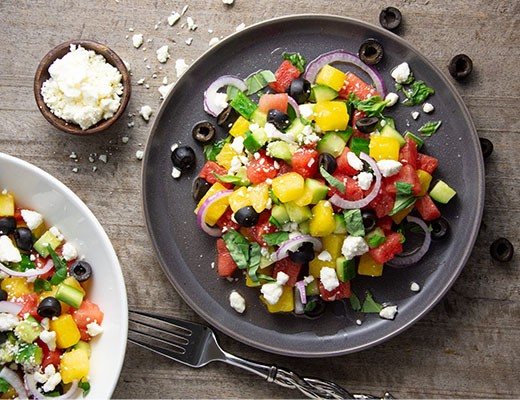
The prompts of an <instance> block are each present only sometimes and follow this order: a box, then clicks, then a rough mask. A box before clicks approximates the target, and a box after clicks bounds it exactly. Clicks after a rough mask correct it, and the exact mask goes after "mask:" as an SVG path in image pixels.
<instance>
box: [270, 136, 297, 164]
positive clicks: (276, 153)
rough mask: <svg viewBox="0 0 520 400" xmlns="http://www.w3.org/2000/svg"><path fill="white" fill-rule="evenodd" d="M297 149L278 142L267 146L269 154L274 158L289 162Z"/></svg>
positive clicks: (280, 141)
mask: <svg viewBox="0 0 520 400" xmlns="http://www.w3.org/2000/svg"><path fill="white" fill-rule="evenodd" d="M294 151H295V149H294V148H293V147H292V146H291V145H290V144H289V143H287V142H284V141H282V140H276V141H274V142H270V143H269V144H268V145H267V154H268V155H269V156H271V157H274V158H279V159H281V160H285V161H289V160H291V158H292V156H293V154H294Z"/></svg>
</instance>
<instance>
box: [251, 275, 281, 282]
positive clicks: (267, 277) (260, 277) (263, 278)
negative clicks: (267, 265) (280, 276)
mask: <svg viewBox="0 0 520 400" xmlns="http://www.w3.org/2000/svg"><path fill="white" fill-rule="evenodd" d="M256 276H257V277H258V279H261V280H263V281H266V282H276V279H274V278H273V277H272V276H269V275H265V274H257V275H256Z"/></svg>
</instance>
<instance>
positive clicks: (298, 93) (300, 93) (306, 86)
mask: <svg viewBox="0 0 520 400" xmlns="http://www.w3.org/2000/svg"><path fill="white" fill-rule="evenodd" d="M287 92H288V93H289V96H291V97H292V98H293V99H294V100H296V102H297V103H298V104H303V103H305V102H306V101H307V100H309V97H310V95H311V83H310V82H309V81H308V80H307V79H304V78H296V79H293V81H292V82H291V86H289V88H288V89H287Z"/></svg>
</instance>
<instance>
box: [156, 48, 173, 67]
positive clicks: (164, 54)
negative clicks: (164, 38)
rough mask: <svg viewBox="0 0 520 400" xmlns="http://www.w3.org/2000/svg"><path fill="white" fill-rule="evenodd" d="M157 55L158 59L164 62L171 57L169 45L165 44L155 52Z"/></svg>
mask: <svg viewBox="0 0 520 400" xmlns="http://www.w3.org/2000/svg"><path fill="white" fill-rule="evenodd" d="M155 53H156V55H157V61H159V62H160V63H162V64H164V63H165V62H166V61H168V58H170V53H169V52H168V45H167V44H165V45H164V46H161V47H159V48H158V49H157V51H156V52H155Z"/></svg>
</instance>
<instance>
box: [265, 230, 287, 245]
mask: <svg viewBox="0 0 520 400" xmlns="http://www.w3.org/2000/svg"><path fill="white" fill-rule="evenodd" d="M262 238H263V239H264V240H265V242H266V243H267V245H268V246H277V245H279V244H281V243H283V242H285V241H287V240H289V233H288V232H275V233H266V234H264V235H262Z"/></svg>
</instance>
